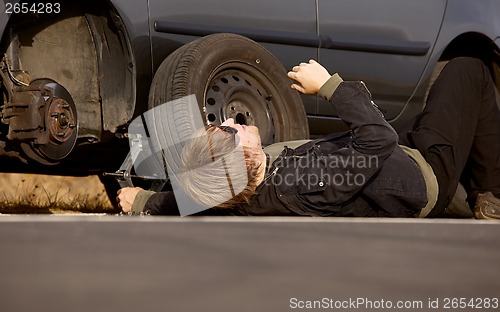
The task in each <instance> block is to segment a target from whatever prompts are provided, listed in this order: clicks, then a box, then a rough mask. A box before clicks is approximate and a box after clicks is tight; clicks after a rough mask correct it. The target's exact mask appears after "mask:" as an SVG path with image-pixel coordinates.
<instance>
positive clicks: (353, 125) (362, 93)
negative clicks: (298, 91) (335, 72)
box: [330, 81, 398, 161]
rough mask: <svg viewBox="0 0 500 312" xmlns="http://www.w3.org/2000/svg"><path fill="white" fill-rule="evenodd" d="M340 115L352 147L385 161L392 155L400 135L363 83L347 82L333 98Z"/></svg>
mask: <svg viewBox="0 0 500 312" xmlns="http://www.w3.org/2000/svg"><path fill="white" fill-rule="evenodd" d="M330 103H332V105H333V108H334V110H335V112H336V113H337V115H338V116H339V117H340V119H342V120H343V121H344V122H345V123H346V124H347V125H348V126H349V128H350V129H351V131H352V136H353V148H354V149H356V150H357V151H358V152H360V153H362V154H367V155H377V156H379V157H380V158H381V159H380V160H382V161H383V160H384V159H386V158H387V157H389V155H390V154H391V153H392V151H393V150H394V148H395V147H396V145H397V142H398V135H397V133H396V131H394V129H393V128H392V126H391V125H389V123H387V121H386V120H385V119H384V116H383V114H382V113H381V112H380V110H379V109H378V107H377V106H376V105H375V103H373V101H372V99H371V94H370V92H369V91H368V89H367V88H366V86H365V84H364V83H363V82H361V81H359V82H357V81H344V82H341V83H340V84H339V86H338V87H337V89H336V91H335V92H334V93H333V95H332V96H331V98H330Z"/></svg>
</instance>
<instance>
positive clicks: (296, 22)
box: [0, 0, 500, 173]
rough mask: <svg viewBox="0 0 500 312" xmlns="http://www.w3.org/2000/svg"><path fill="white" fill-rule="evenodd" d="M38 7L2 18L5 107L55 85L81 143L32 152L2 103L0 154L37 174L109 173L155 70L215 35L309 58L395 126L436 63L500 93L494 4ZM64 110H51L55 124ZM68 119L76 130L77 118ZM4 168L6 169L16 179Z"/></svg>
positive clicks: (313, 114)
mask: <svg viewBox="0 0 500 312" xmlns="http://www.w3.org/2000/svg"><path fill="white" fill-rule="evenodd" d="M49 3H50V4H51V8H52V9H51V12H50V13H49V12H47V4H49ZM55 4H58V7H59V8H60V10H58V12H57V13H56V12H54V11H55V6H54V5H55ZM39 5H40V4H39V3H34V2H29V1H21V2H19V1H7V0H4V7H5V9H6V10H7V9H9V8H10V10H9V11H10V12H11V14H8V13H7V12H6V10H4V11H3V12H2V13H1V14H0V30H1V31H2V34H3V37H2V54H3V55H4V59H3V61H2V63H3V64H2V67H3V75H2V81H3V83H2V86H3V92H4V98H5V100H4V104H9V103H11V102H13V101H12V98H13V95H14V96H15V94H16V92H18V91H16V90H18V89H19V88H22V87H23V84H22V82H23V79H24V80H25V81H24V83H25V84H29V83H30V81H35V80H37V79H42V81H41V82H39V89H40V88H42V89H43V88H44V87H47V85H49V84H50V83H51V82H52V81H54V82H57V83H58V84H60V85H61V86H64V89H66V90H67V92H68V93H69V94H70V95H71V98H72V100H73V101H74V106H73V105H72V106H71V107H70V110H71V109H76V111H78V135H77V137H76V138H72V137H71V136H70V134H72V133H71V130H69V129H68V130H67V133H66V134H65V132H64V131H63V132H62V133H59V135H60V136H61V138H62V139H63V140H67V141H65V142H63V143H60V142H58V141H57V140H58V139H57V135H58V134H57V133H56V134H53V136H54V138H52V137H50V138H51V139H52V140H53V141H54V142H55V143H57V144H61V146H62V147H63V151H62V152H59V150H57V148H53V147H51V148H48V149H42V150H41V151H38V150H37V149H38V148H36V147H35V148H34V152H33V146H39V145H37V144H39V143H40V142H42V143H40V144H44V143H43V142H46V141H47V140H46V138H44V137H43V136H42V135H41V134H37V133H35V134H33V132H35V131H40V129H39V128H40V126H38V127H37V128H36V127H35V128H36V129H35V128H33V129H30V130H29V131H26V130H25V129H26V127H25V128H23V125H22V123H23V122H24V121H25V120H24V119H23V118H25V117H23V118H21V117H18V115H16V114H15V113H12V112H11V111H15V110H16V109H20V108H19V105H18V106H16V105H10V104H9V105H7V106H8V108H9V109H11V111H7V110H6V108H5V107H4V108H3V110H2V122H3V125H2V126H1V127H0V141H1V142H2V144H1V146H0V150H1V151H0V155H3V156H6V157H10V158H16V159H21V160H23V161H24V162H27V163H33V160H34V163H36V164H39V163H40V164H42V165H45V166H42V167H43V169H41V168H42V167H40V166H34V167H29V168H31V169H30V170H33V171H37V170H43V171H46V172H56V171H61V172H67V173H69V172H73V171H65V170H67V168H73V169H74V168H75V167H77V168H78V169H82V170H83V169H85V170H87V169H88V170H102V169H105V168H107V167H108V166H113V165H116V161H111V160H112V159H114V158H115V157H114V156H115V155H116V158H117V159H119V158H120V157H122V156H123V155H122V154H119V153H118V152H116V153H115V150H114V146H115V145H113V143H111V142H114V141H116V140H117V137H119V136H120V135H121V134H123V133H125V132H126V131H127V128H126V127H127V125H128V124H129V123H130V121H131V120H133V119H134V118H136V117H138V116H140V115H141V114H143V113H144V112H145V111H147V110H148V109H149V108H150V106H149V105H148V94H149V91H150V85H151V81H152V79H153V76H154V74H155V72H156V70H157V68H158V67H159V66H160V64H161V63H162V62H163V61H164V59H165V58H166V57H167V56H168V55H170V54H171V53H172V52H174V51H175V50H177V49H178V48H180V47H182V46H183V45H185V44H187V43H189V42H192V41H193V40H194V39H196V38H199V37H203V36H206V35H209V34H212V33H220V32H225V33H237V34H241V35H244V36H246V37H249V38H250V39H253V40H255V41H257V42H259V43H261V44H262V45H263V46H264V47H266V48H267V49H268V50H269V51H270V52H271V53H272V54H274V55H275V56H276V57H277V58H278V59H279V60H280V62H281V63H282V64H283V66H284V67H285V68H288V69H289V68H291V67H292V66H293V65H296V64H298V63H300V62H302V61H307V60H309V59H316V60H318V61H319V62H320V63H322V64H323V65H324V66H325V67H326V68H327V69H328V70H329V71H330V72H332V73H334V72H338V73H339V74H340V75H341V76H342V77H343V78H344V79H345V80H363V81H364V82H365V84H366V85H367V86H368V88H369V89H370V91H371V92H372V95H373V99H374V101H375V102H376V103H377V104H378V106H379V107H380V108H381V110H382V111H383V112H384V114H385V117H386V119H387V120H388V121H389V122H390V123H391V124H392V125H393V126H394V127H395V128H399V127H401V126H402V125H403V124H404V123H405V122H407V121H408V120H409V119H410V118H411V117H413V116H415V115H416V114H417V113H418V112H419V111H421V109H422V107H423V105H424V100H425V96H426V92H427V91H428V87H429V85H430V83H431V80H432V77H433V76H435V73H436V71H437V70H438V66H437V65H438V64H439V63H440V62H441V61H446V60H449V59H451V58H453V57H459V56H473V57H478V58H480V59H482V60H483V61H484V62H485V64H486V65H487V66H488V67H489V69H490V70H491V73H492V76H493V77H494V78H495V83H496V85H497V87H500V67H499V65H500V53H499V51H500V20H499V19H498V17H497V16H498V14H499V13H500V1H499V0H478V1H470V0H418V1H417V0H379V1H372V0H273V1H267V0H255V1H234V0H233V1H227V0H211V1H204V0H109V1H93V2H88V1H80V0H77V1H45V5H44V6H39ZM16 8H17V9H16ZM36 9H41V11H39V12H36ZM16 12H17V13H16ZM221 53H223V51H221ZM16 77H17V78H16ZM16 80H21V82H19V81H18V82H16ZM16 88H18V89H16ZM23 92H26V91H23ZM61 92H62V91H61ZM64 94H65V93H64ZM61 96H62V95H61ZM62 97H64V96H62ZM14 99H15V98H14ZM23 99H24V100H25V99H26V98H25V97H21V101H22V100H23ZM18 101H20V100H19V99H18ZM302 101H303V104H304V107H305V111H306V113H307V118H308V119H307V120H308V124H309V125H308V126H309V129H310V133H311V135H312V136H321V135H325V134H327V133H330V132H335V131H340V130H342V129H345V125H344V124H343V123H342V122H341V121H340V120H339V119H338V118H336V116H335V112H334V110H333V108H332V107H331V105H330V104H329V103H328V102H326V101H323V100H321V99H319V98H318V97H315V96H302ZM61 109H62V108H61V107H59V106H55V107H53V110H54V111H55V113H54V112H52V114H56V115H57V112H58V110H59V111H60V110H61ZM59 113H60V112H59ZM15 118H18V120H16V119H15ZM46 118H50V116H49V117H46ZM69 119H70V120H71V119H75V120H76V113H74V116H73V118H69ZM14 121H16V122H14ZM46 122H49V121H46ZM69 124H70V125H71V122H69ZM56 126H57V127H59V128H57V127H56V128H57V129H56V132H57V131H61V129H63V128H64V129H67V128H65V127H63V126H64V125H61V124H60V122H58V123H57V124H56ZM73 126H74V125H73ZM13 127H14V128H15V129H12V128H13ZM23 131H24V132H23ZM26 132H30V133H28V134H27V133H26ZM44 140H45V141H44ZM33 142H35V143H33ZM36 142H38V143H36ZM49 143H50V140H49ZM118 145H120V144H118ZM30 146H31V147H30ZM120 146H121V145H120ZM103 150H104V151H109V153H106V154H99V155H104V157H99V158H98V159H95V158H96V157H95V156H96V155H97V154H96V152H95V151H103ZM117 150H118V147H117ZM117 150H116V151H117ZM78 151H80V152H78ZM106 160H110V161H109V162H106ZM75 164H76V165H75ZM83 164H88V165H83ZM23 165H24V164H23ZM47 165H50V166H47ZM54 165H55V166H54ZM12 168H14V167H8V168H6V167H5V166H3V167H2V171H9V170H10V171H12V170H18V169H12ZM16 168H17V167H16ZM85 170H84V171H85Z"/></svg>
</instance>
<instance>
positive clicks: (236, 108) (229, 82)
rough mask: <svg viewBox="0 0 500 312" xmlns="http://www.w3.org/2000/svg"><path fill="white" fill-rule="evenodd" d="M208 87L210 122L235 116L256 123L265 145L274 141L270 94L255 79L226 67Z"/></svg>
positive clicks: (208, 115)
mask: <svg viewBox="0 0 500 312" xmlns="http://www.w3.org/2000/svg"><path fill="white" fill-rule="evenodd" d="M209 86H210V87H209V89H208V90H207V92H206V97H205V98H206V100H205V105H204V111H205V115H206V118H207V123H208V124H221V123H222V122H223V121H224V120H226V119H228V118H233V119H234V120H235V122H236V123H239V124H242V125H248V126H257V127H258V128H259V132H260V135H261V137H262V142H263V144H270V143H273V142H274V126H273V119H272V114H271V112H270V107H271V104H270V101H271V97H270V96H269V95H267V92H266V89H265V88H264V87H263V85H262V84H261V83H260V82H259V81H258V80H257V79H256V78H254V77H252V76H251V75H249V74H247V73H246V72H244V71H240V70H224V71H222V72H220V73H219V74H217V75H215V76H214V77H213V79H211V81H210V84H209Z"/></svg>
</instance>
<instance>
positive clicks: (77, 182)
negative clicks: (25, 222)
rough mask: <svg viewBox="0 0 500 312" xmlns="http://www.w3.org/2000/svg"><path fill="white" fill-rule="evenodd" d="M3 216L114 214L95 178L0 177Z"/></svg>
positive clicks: (0, 198) (0, 201)
mask: <svg viewBox="0 0 500 312" xmlns="http://www.w3.org/2000/svg"><path fill="white" fill-rule="evenodd" d="M0 181H1V185H2V191H1V192H0V213H3V214H53V213H75V212H76V213H115V212H116V210H115V209H114V208H113V206H112V205H111V203H110V201H109V199H108V196H107V194H106V191H105V190H104V187H103V185H102V184H101V182H100V181H99V178H98V177H96V176H89V177H62V176H46V175H34V174H6V173H1V174H0Z"/></svg>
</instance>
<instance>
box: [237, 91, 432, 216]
mask: <svg viewBox="0 0 500 312" xmlns="http://www.w3.org/2000/svg"><path fill="white" fill-rule="evenodd" d="M330 102H331V103H332V105H333V107H334V109H335V110H336V113H337V114H338V116H339V117H340V118H341V119H342V120H344V121H345V122H346V123H347V125H348V126H349V127H350V128H351V131H350V132H347V133H342V134H333V135H330V136H327V137H325V138H321V139H317V140H314V141H311V142H309V143H306V144H304V145H301V146H299V147H298V148H295V149H290V148H285V149H284V150H283V152H282V153H281V155H280V157H278V158H277V159H276V160H275V161H274V162H273V164H272V165H271V167H270V169H269V171H268V174H267V176H266V178H265V180H264V182H262V183H261V184H260V185H259V186H258V188H257V195H255V196H254V197H253V199H252V202H251V204H250V205H248V206H245V207H242V208H243V212H244V213H245V214H247V215H275V216H276V215H301V216H335V217H414V216H417V215H418V213H419V212H420V210H421V209H422V208H423V207H424V206H425V204H426V203H427V194H426V186H425V181H424V179H423V176H422V173H421V171H420V168H419V167H418V166H417V165H416V164H415V162H414V161H413V160H412V159H411V158H410V157H408V156H407V155H406V154H405V153H404V152H403V150H402V149H401V148H400V147H399V146H398V144H397V143H398V136H397V134H396V132H395V131H394V129H393V128H392V127H391V126H390V125H389V124H388V123H387V122H386V121H385V120H384V118H383V117H382V115H381V113H380V111H379V110H378V109H377V108H376V107H375V106H374V104H373V102H372V101H371V95H370V93H369V91H368V90H367V89H366V87H365V85H364V84H363V83H362V82H342V83H341V84H340V85H339V87H338V88H337V90H336V91H335V93H334V94H333V96H332V97H331V99H330Z"/></svg>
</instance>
